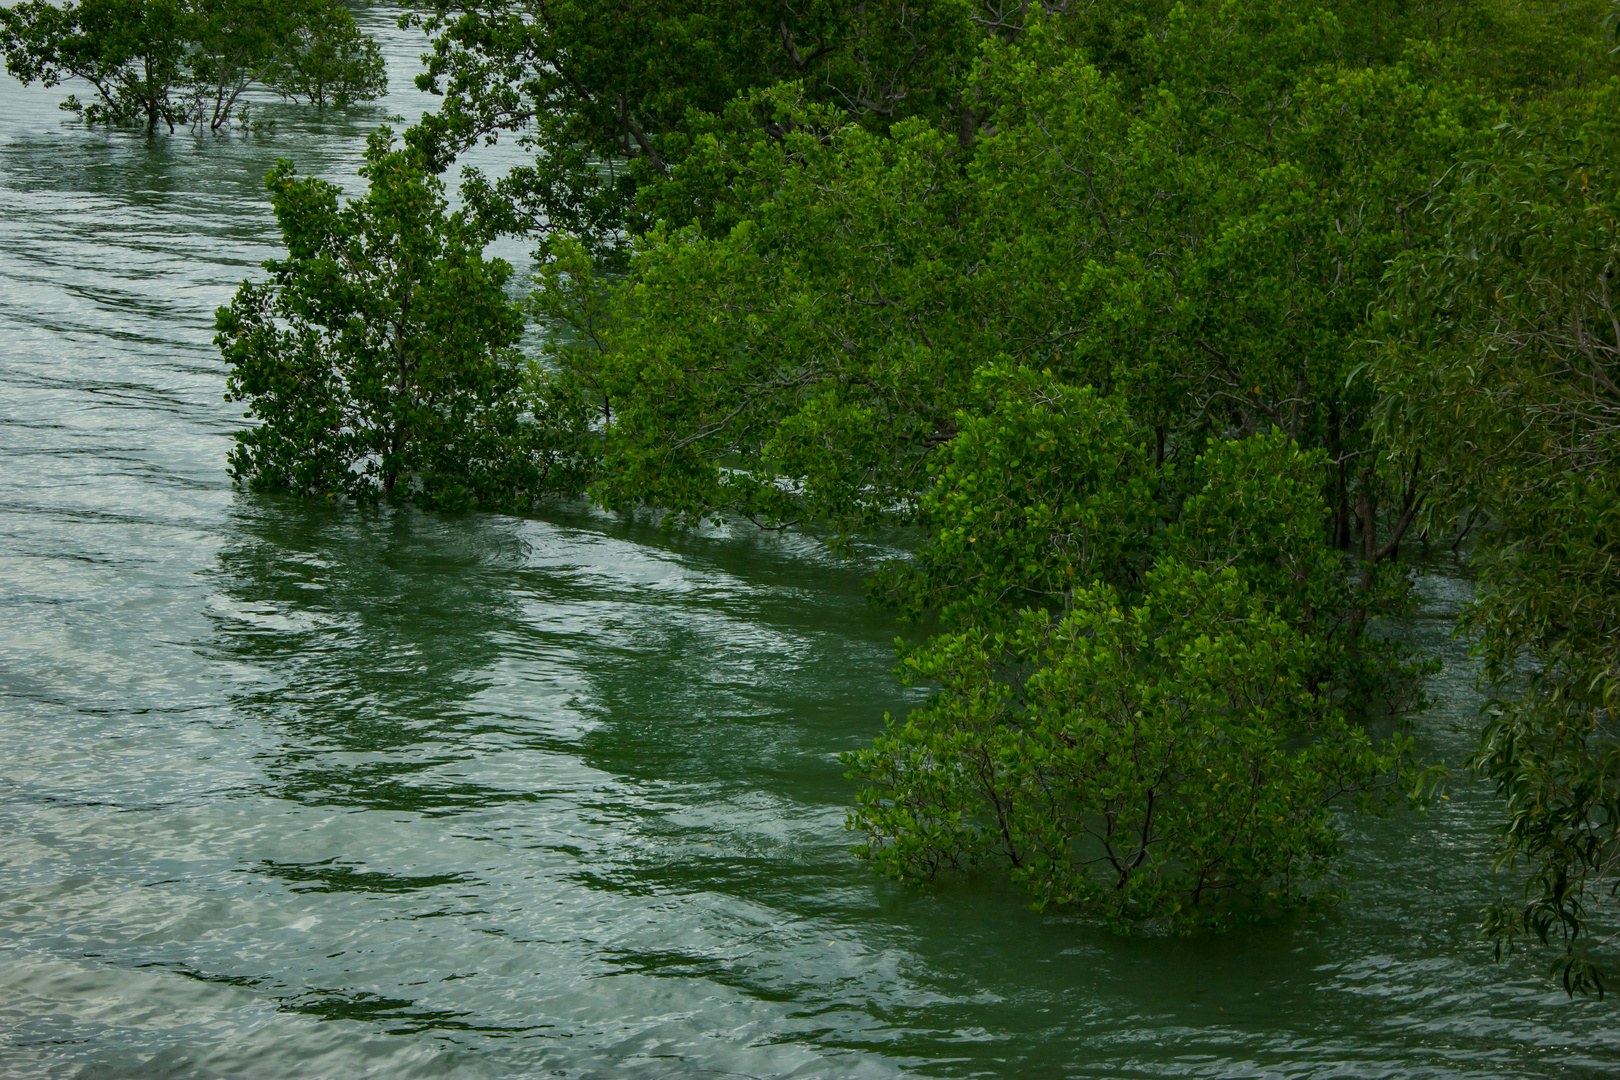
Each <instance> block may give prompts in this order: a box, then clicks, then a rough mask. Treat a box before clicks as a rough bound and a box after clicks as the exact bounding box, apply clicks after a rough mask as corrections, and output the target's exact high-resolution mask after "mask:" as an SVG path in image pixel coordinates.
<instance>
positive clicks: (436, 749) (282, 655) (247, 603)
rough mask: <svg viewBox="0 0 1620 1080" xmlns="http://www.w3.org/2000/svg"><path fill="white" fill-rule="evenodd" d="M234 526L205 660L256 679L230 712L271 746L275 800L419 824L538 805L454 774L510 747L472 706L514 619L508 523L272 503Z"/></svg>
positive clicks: (512, 540) (242, 513) (519, 547)
mask: <svg viewBox="0 0 1620 1080" xmlns="http://www.w3.org/2000/svg"><path fill="white" fill-rule="evenodd" d="M234 524H235V526H236V527H235V529H234V530H233V537H234V540H233V542H232V543H231V544H230V545H229V546H228V547H226V548H225V549H224V550H223V551H221V553H220V555H219V574H218V583H219V593H220V599H221V602H220V603H219V604H218V605H217V606H216V609H215V612H214V619H215V623H216V633H215V638H214V641H213V643H212V644H211V647H210V649H209V654H210V655H211V657H212V658H215V659H218V660H220V661H223V662H227V663H231V664H235V665H239V666H242V667H244V668H247V669H251V670H254V671H256V672H258V673H260V675H259V678H258V679H257V680H256V681H255V682H254V683H253V684H252V685H249V686H247V687H244V688H241V689H238V690H235V691H234V692H233V693H232V694H231V701H232V704H233V707H234V708H235V709H236V711H237V712H238V713H239V714H240V715H241V716H242V717H243V718H244V719H245V720H247V721H250V722H252V723H254V724H256V725H259V726H261V727H262V728H263V729H264V730H266V731H269V732H274V733H276V738H275V739H274V743H275V745H274V748H273V749H270V750H267V751H265V752H264V754H263V756H264V759H265V774H266V777H267V782H268V793H269V794H272V795H273V796H275V797H277V798H281V799H286V800H289V801H293V802H301V803H308V804H311V805H331V806H351V807H356V808H362V809H373V810H388V811H398V812H411V813H419V814H424V815H428V816H440V815H450V814H455V813H457V812H459V811H462V810H466V809H476V808H483V807H488V806H492V805H497V804H499V803H502V802H509V801H514V800H532V799H533V798H534V797H535V796H534V795H533V794H532V793H530V792H526V791H513V790H503V789H500V788H496V787H490V786H487V785H482V784H478V783H473V782H470V781H468V780H466V779H464V778H455V777H454V776H452V775H451V774H452V773H453V771H454V766H456V765H457V764H458V763H460V762H465V761H467V760H468V759H469V758H471V757H472V756H473V755H474V754H475V753H476V752H477V750H478V747H479V745H480V744H487V743H488V742H489V741H490V739H491V738H495V737H498V736H499V735H501V734H503V732H502V731H501V729H500V728H499V727H497V726H495V725H492V724H491V723H490V720H489V717H488V716H487V715H486V714H484V713H482V711H481V710H477V709H474V708H471V707H470V706H469V703H470V702H471V701H472V700H473V699H474V698H476V697H477V695H478V694H479V693H480V692H482V691H483V690H485V689H487V688H488V687H489V686H490V685H491V679H490V677H489V674H488V669H489V668H490V666H491V665H492V664H493V663H494V662H495V661H496V659H497V658H498V657H499V655H500V651H501V650H500V640H501V638H502V636H503V635H509V634H510V633H511V632H512V630H513V628H514V627H515V626H516V625H517V623H518V620H519V616H520V612H519V609H518V607H517V605H516V604H515V603H514V602H513V600H512V598H511V596H510V594H509V592H508V591H507V590H506V588H505V585H504V582H503V581H502V580H501V578H500V574H501V572H502V571H503V570H504V569H509V568H510V567H511V566H512V565H514V564H516V563H517V562H520V561H521V560H522V558H523V554H524V547H523V543H522V541H521V539H520V538H519V536H518V535H517V533H516V531H515V528H514V527H513V525H512V524H511V523H507V522H503V521H502V520H501V519H493V518H462V519H451V520H444V519H438V518H432V517H428V516H425V515H421V514H417V513H415V512H413V511H410V510H393V509H389V508H374V509H370V510H365V511H355V510H352V509H349V508H343V507H326V506H318V505H316V506H310V505H307V504H302V503H298V502H296V501H292V500H267V501H266V502H265V503H263V504H252V503H246V502H244V504H243V505H242V507H241V508H240V509H239V510H238V512H237V514H236V520H235V522H234Z"/></svg>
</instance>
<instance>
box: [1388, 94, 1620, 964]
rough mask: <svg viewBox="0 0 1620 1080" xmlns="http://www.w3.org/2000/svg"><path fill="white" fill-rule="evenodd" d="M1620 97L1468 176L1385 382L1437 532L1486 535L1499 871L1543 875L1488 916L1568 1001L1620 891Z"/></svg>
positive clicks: (1515, 134) (1418, 285)
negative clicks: (1474, 529)
mask: <svg viewBox="0 0 1620 1080" xmlns="http://www.w3.org/2000/svg"><path fill="white" fill-rule="evenodd" d="M1616 104H1620V84H1617V83H1611V84H1609V85H1607V86H1604V87H1602V88H1600V89H1599V90H1598V91H1597V92H1596V93H1594V94H1593V95H1591V97H1590V98H1589V100H1588V101H1586V102H1585V103H1584V104H1582V105H1581V106H1580V107H1578V108H1569V107H1568V106H1567V105H1565V106H1562V107H1559V108H1547V109H1543V110H1540V111H1539V112H1532V113H1530V114H1529V115H1527V116H1526V117H1525V119H1524V120H1523V121H1522V122H1521V123H1519V124H1514V125H1505V126H1503V127H1502V128H1500V129H1499V130H1498V132H1497V138H1496V140H1495V142H1494V145H1492V146H1491V147H1489V149H1488V150H1487V152H1485V153H1483V154H1481V155H1480V156H1479V157H1478V158H1476V159H1473V160H1469V161H1466V162H1464V163H1462V165H1461V166H1460V167H1459V170H1458V177H1457V182H1456V185H1455V187H1454V188H1453V189H1452V190H1451V191H1449V192H1448V194H1447V195H1446V197H1445V198H1444V199H1443V200H1442V201H1440V202H1439V204H1438V205H1437V206H1436V208H1435V213H1436V215H1437V217H1438V218H1439V219H1440V220H1441V221H1442V222H1443V225H1444V228H1443V232H1442V234H1441V235H1442V236H1443V241H1442V242H1440V243H1438V244H1437V245H1436V246H1435V247H1434V248H1433V249H1431V250H1428V251H1421V252H1414V253H1413V254H1411V255H1410V256H1408V257H1407V258H1405V259H1403V260H1402V261H1401V262H1400V263H1399V264H1397V266H1396V267H1395V268H1394V270H1393V271H1392V275H1391V290H1392V296H1393V298H1394V304H1393V307H1392V309H1391V314H1390V317H1389V318H1388V319H1387V321H1386V322H1385V324H1384V325H1383V327H1382V332H1383V346H1384V347H1383V348H1382V350H1381V351H1380V352H1379V354H1378V356H1377V357H1376V358H1375V359H1374V361H1373V362H1372V364H1371V368H1372V371H1373V373H1374V375H1375V377H1376V378H1377V380H1378V382H1379V384H1380V385H1381V386H1382V388H1383V389H1384V391H1385V392H1386V394H1387V398H1386V401H1385V404H1384V407H1383V408H1382V409H1381V412H1380V416H1381V418H1382V423H1383V426H1384V433H1385V435H1386V438H1387V439H1388V440H1389V441H1390V443H1391V444H1392V445H1393V446H1394V447H1396V448H1397V449H1399V450H1401V451H1405V452H1408V453H1417V452H1421V453H1422V454H1423V457H1424V460H1425V461H1426V462H1427V463H1428V467H1429V469H1430V470H1431V472H1432V477H1433V479H1432V485H1433V488H1434V490H1435V491H1436V493H1437V498H1436V499H1435V503H1434V513H1435V515H1436V516H1437V517H1438V518H1440V519H1442V520H1443V519H1445V518H1448V517H1451V516H1460V517H1465V518H1467V519H1468V520H1474V519H1478V520H1480V521H1481V522H1482V523H1483V524H1482V527H1481V530H1480V532H1481V533H1482V536H1481V539H1480V542H1479V545H1478V555H1477V564H1478V566H1479V580H1480V595H1479V600H1478V602H1477V603H1476V604H1475V605H1474V607H1473V608H1472V610H1471V611H1470V612H1469V613H1468V615H1467V617H1466V619H1465V623H1464V627H1465V629H1466V630H1467V631H1469V632H1471V633H1472V634H1474V635H1476V637H1477V640H1478V643H1479V646H1480V649H1481V651H1482V654H1483V656H1484V659H1485V661H1486V677H1487V681H1488V683H1489V684H1490V685H1491V686H1492V688H1493V689H1494V691H1495V693H1496V695H1497V698H1498V700H1497V702H1496V703H1495V704H1494V705H1493V716H1492V719H1491V721H1490V723H1489V725H1488V726H1487V728H1486V731H1485V737H1484V741H1483V743H1482V748H1481V751H1480V753H1479V755H1478V756H1477V758H1476V759H1475V764H1476V765H1477V767H1479V768H1480V769H1481V771H1483V772H1484V773H1485V774H1486V775H1487V776H1488V777H1489V778H1490V779H1491V780H1492V781H1493V782H1494V783H1495V784H1496V786H1497V788H1498V790H1499V791H1500V792H1501V794H1502V795H1503V796H1504V798H1505V799H1506V802H1507V809H1508V821H1507V824H1506V825H1505V827H1504V830H1503V833H1502V836H1501V841H1500V848H1499V852H1498V854H1499V859H1500V861H1501V863H1502V864H1503V865H1504V866H1513V865H1516V864H1518V863H1520V862H1524V863H1526V864H1528V867H1529V871H1530V873H1529V879H1528V881H1527V884H1526V891H1525V893H1524V895H1523V897H1522V899H1521V900H1520V901H1517V902H1508V901H1504V902H1503V903H1502V904H1501V905H1498V906H1497V907H1495V908H1493V909H1492V910H1491V911H1490V912H1489V913H1488V915H1487V918H1486V922H1485V929H1486V932H1487V933H1488V934H1489V935H1490V936H1491V937H1493V938H1494V939H1495V940H1496V941H1497V943H1498V946H1499V947H1500V948H1511V947H1512V946H1513V944H1514V942H1515V941H1516V940H1517V939H1518V938H1519V937H1521V936H1523V935H1529V936H1531V937H1532V938H1535V939H1538V940H1541V941H1547V940H1549V939H1557V940H1558V942H1559V943H1560V945H1561V948H1560V950H1559V960H1558V961H1557V963H1556V964H1555V968H1557V969H1560V970H1561V971H1562V977H1563V980H1564V984H1565V985H1566V986H1567V987H1569V988H1570V989H1571V990H1576V991H1585V990H1590V989H1597V988H1599V987H1600V985H1601V984H1600V982H1599V978H1598V969H1597V967H1596V966H1595V962H1594V961H1593V960H1592V958H1591V955H1590V954H1589V953H1588V951H1587V942H1588V940H1589V938H1590V936H1591V931H1592V930H1593V928H1594V926H1599V925H1605V924H1607V923H1608V922H1609V921H1611V920H1612V918H1613V914H1614V904H1613V901H1614V899H1615V889H1616V887H1617V886H1620V874H1617V872H1616V871H1617V866H1616V861H1615V860H1616V856H1617V855H1620V816H1617V815H1616V814H1615V813H1614V807H1615V805H1616V803H1615V799H1616V795H1615V792H1616V789H1617V786H1620V770H1617V766H1620V754H1617V753H1616V749H1615V748H1616V745H1617V742H1616V736H1617V734H1620V733H1617V732H1616V731H1615V728H1614V721H1613V712H1612V710H1613V709H1614V708H1615V706H1616V705H1617V703H1620V622H1617V619H1616V612H1617V611H1620V582H1617V579H1616V577H1615V574H1614V565H1615V557H1616V555H1620V484H1617V472H1616V465H1617V461H1616V449H1617V443H1616V437H1617V433H1620V424H1617V421H1616V417H1617V416H1620V389H1617V387H1616V380H1617V379H1620V338H1617V336H1616V335H1617V333H1620V330H1617V327H1620V311H1617V310H1616V306H1615V297H1614V275H1615V273H1616V269H1617V267H1620V230H1617V228H1616V224H1615V222H1616V217H1617V215H1620V174H1617V173H1616V171H1615V167H1614V162H1615V160H1616V154H1617V153H1620V124H1617V123H1616V121H1615V119H1614V117H1615V106H1616Z"/></svg>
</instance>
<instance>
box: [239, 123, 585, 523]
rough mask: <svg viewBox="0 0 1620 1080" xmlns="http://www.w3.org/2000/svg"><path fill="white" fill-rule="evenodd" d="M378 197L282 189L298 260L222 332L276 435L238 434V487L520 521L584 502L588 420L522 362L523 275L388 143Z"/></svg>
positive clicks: (284, 181) (246, 390)
mask: <svg viewBox="0 0 1620 1080" xmlns="http://www.w3.org/2000/svg"><path fill="white" fill-rule="evenodd" d="M361 174H362V175H363V176H365V177H366V178H367V179H368V180H369V181H370V190H369V192H368V194H367V195H366V197H365V198H363V199H359V200H354V201H351V202H349V203H348V204H347V205H346V206H343V207H341V208H340V207H339V205H338V195H339V192H338V189H337V188H336V187H334V186H332V185H331V184H327V183H325V182H323V181H320V180H315V179H306V180H297V179H295V177H294V174H293V170H292V166H291V165H290V164H289V163H287V162H285V161H283V162H281V163H280V164H278V165H277V166H276V168H275V169H273V170H272V171H271V173H270V175H269V177H268V179H267V180H266V183H267V185H268V186H269V188H270V191H271V193H272V199H273V201H274V205H275V211H276V218H277V220H278V221H279V222H280V224H281V229H282V233H283V235H284V237H285V240H286V244H287V249H288V254H287V258H285V259H281V260H272V261H270V262H268V263H266V264H265V266H266V268H267V269H268V270H269V271H270V272H271V280H270V281H269V282H268V283H266V284H263V285H253V284H250V283H244V284H243V285H242V287H241V289H240V290H239V291H238V292H237V294H236V298H235V300H234V301H233V302H232V304H231V306H230V307H229V308H221V309H220V311H219V315H218V329H219V334H218V336H217V337H216V339H215V340H216V342H217V344H218V345H219V347H220V349H221V351H222V352H223V354H224V356H225V359H226V361H227V363H228V364H229V365H230V369H231V370H230V378H229V383H228V387H229V392H230V393H229V397H230V398H235V399H240V400H242V401H244V402H246V403H247V404H248V405H249V409H250V411H249V412H248V413H247V414H246V415H248V416H250V417H254V418H257V419H259V420H260V421H261V423H260V424H259V425H257V426H254V427H249V428H246V429H244V430H242V431H240V432H238V433H237V443H238V445H237V448H236V450H235V451H234V452H233V453H232V455H231V468H232V472H233V474H234V475H235V477H236V479H237V480H238V482H240V483H244V484H246V485H247V486H249V487H252V488H254V489H257V490H289V491H293V492H296V493H299V494H303V495H317V496H327V497H336V496H345V497H348V498H352V499H356V500H370V499H377V498H388V499H392V500H396V501H400V500H409V501H412V502H416V503H418V504H420V505H424V506H430V507H444V508H458V507H464V506H468V505H478V506H484V507H492V508H497V509H504V508H521V507H524V506H527V505H529V504H530V503H531V502H532V501H533V500H534V499H536V498H538V497H539V496H541V495H543V494H546V493H549V492H553V491H557V490H569V489H571V488H573V487H577V485H578V474H579V470H580V469H581V468H582V459H581V458H580V453H581V450H582V446H583V443H582V441H581V440H582V438H583V431H582V424H583V416H582V415H581V414H580V411H579V409H578V408H577V406H572V405H570V404H569V401H568V399H567V398H566V397H563V398H553V397H550V396H548V395H547V394H546V393H545V390H544V384H545V379H544V377H543V376H541V375H539V374H537V373H536V374H530V373H526V370H525V365H524V363H523V360H522V357H521V356H520V355H519V353H518V351H517V348H516V346H517V343H518V339H519V337H520V336H521V334H522V330H523V314H522V310H521V308H520V307H519V306H518V305H517V304H515V303H514V302H513V301H512V300H511V299H509V298H508V297H507V295H506V292H505V286H506V283H507V281H508V279H509V278H510V276H511V267H509V266H508V265H507V264H506V263H504V262H502V261H500V260H498V259H495V260H486V259H485V258H484V257H483V255H482V250H483V246H484V244H485V242H486V241H487V240H488V235H487V234H486V233H485V232H483V231H482V230H481V229H480V228H479V227H478V226H477V225H475V224H474V223H473V222H471V221H469V220H468V218H467V217H466V215H465V214H464V213H461V212H457V213H454V214H449V213H447V212H446V209H445V201H444V191H443V185H442V184H440V183H439V181H437V180H436V179H434V178H432V177H431V176H428V175H426V174H424V172H423V171H422V169H421V167H420V164H419V162H417V161H416V160H415V158H414V156H413V155H412V154H410V153H408V152H406V151H404V150H400V149H396V148H395V147H394V145H393V140H392V136H391V135H389V133H388V132H387V129H381V130H380V131H379V132H378V133H377V134H376V135H374V136H373V137H372V139H371V141H370V144H369V147H368V150H367V155H366V165H365V167H364V168H363V169H362V170H361Z"/></svg>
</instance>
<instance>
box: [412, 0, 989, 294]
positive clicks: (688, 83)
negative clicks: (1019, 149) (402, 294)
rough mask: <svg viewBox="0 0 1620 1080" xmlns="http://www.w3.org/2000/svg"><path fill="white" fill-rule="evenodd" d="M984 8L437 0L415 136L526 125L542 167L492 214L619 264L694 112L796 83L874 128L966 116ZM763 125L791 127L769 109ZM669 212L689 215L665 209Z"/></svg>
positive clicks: (489, 134) (855, 1)
mask: <svg viewBox="0 0 1620 1080" xmlns="http://www.w3.org/2000/svg"><path fill="white" fill-rule="evenodd" d="M985 6H986V7H989V6H991V5H985ZM978 9H979V5H976V4H974V3H973V2H971V0H923V2H921V3H905V4H898V3H867V2H860V0H811V2H808V3H793V4H788V3H780V2H777V0H655V2H642V3H636V4H632V5H624V4H621V3H610V2H606V0H562V2H557V0H544V2H541V0H522V2H519V3H511V2H508V0H435V2H434V3H433V4H431V5H429V6H428V9H427V13H426V14H423V15H417V14H412V15H408V16H406V17H405V18H406V21H416V22H419V23H420V24H421V25H422V26H423V27H424V28H425V29H426V30H427V32H428V33H429V34H430V35H431V36H432V39H433V51H432V53H431V54H430V55H429V57H428V58H427V62H428V70H427V72H426V73H425V74H423V75H422V76H420V77H419V78H418V80H417V83H418V86H420V87H421V88H422V89H425V90H432V91H433V92H435V93H441V94H442V95H443V97H444V102H443V105H442V106H441V108H440V109H439V110H438V111H437V112H436V113H435V114H433V115H431V116H429V117H427V118H425V119H424V120H423V123H422V125H421V126H420V128H419V129H417V131H416V132H415V133H414V136H413V137H415V138H417V139H418V141H419V143H420V145H422V146H423V147H424V148H426V149H427V150H428V151H429V153H430V156H432V157H433V158H434V159H435V160H437V161H440V162H448V161H449V160H451V159H452V158H453V157H454V155H455V153H457V152H458V151H459V150H461V149H462V148H465V147H467V146H469V145H472V144H474V143H476V142H477V141H479V140H480V139H485V138H487V139H490V140H493V139H495V138H497V137H499V135H500V134H501V133H503V132H505V133H512V134H514V135H515V136H516V137H517V138H518V140H519V141H520V142H521V143H522V145H524V146H525V147H528V148H532V149H533V150H534V151H535V152H536V154H535V160H534V164H533V165H526V166H523V167H521V168H518V169H516V170H514V171H513V172H512V173H511V174H510V175H508V176H506V177H504V178H501V179H500V181H499V183H498V184H497V185H496V186H495V187H494V188H493V189H490V190H489V192H488V193H489V195H490V196H491V198H490V200H489V202H488V204H486V210H487V211H489V212H499V213H502V214H505V215H507V219H508V221H509V222H510V223H511V224H512V225H513V227H517V226H518V225H519V224H520V223H521V224H522V225H523V226H525V227H529V228H537V229H538V228H544V229H547V230H552V229H561V230H566V231H568V232H570V233H572V234H574V235H575V236H576V237H579V238H582V239H583V240H584V241H585V242H587V244H588V245H589V246H591V247H592V249H593V251H594V252H595V253H596V254H597V255H598V256H599V257H604V258H607V259H608V260H609V261H610V262H617V260H619V259H620V258H622V256H623V254H624V253H625V251H624V246H623V238H622V232H621V231H622V230H629V231H630V232H632V233H635V232H640V231H642V230H644V229H645V228H647V227H648V226H650V225H651V224H652V219H651V218H650V217H648V216H647V215H646V214H645V213H644V212H642V211H641V210H640V209H639V208H638V205H637V194H638V192H639V191H640V190H641V189H642V187H644V186H645V185H648V184H654V185H656V183H657V182H658V181H660V180H661V179H662V178H664V177H666V176H667V175H668V174H669V172H670V170H671V169H672V168H674V167H675V166H676V165H677V164H679V163H680V161H682V160H683V159H684V157H685V156H686V154H687V153H688V152H689V150H690V147H691V137H692V130H691V125H692V123H693V121H694V119H695V118H699V117H702V116H704V115H710V116H713V115H719V114H720V113H722V112H724V111H725V110H726V108H727V106H728V105H729V104H730V103H731V102H733V100H734V99H735V98H736V97H737V96H738V95H739V94H745V93H747V92H748V91H751V90H755V89H761V88H768V87H773V86H776V85H778V84H781V83H784V82H795V83H797V84H798V85H799V86H801V87H802V88H803V89H804V92H805V93H806V94H807V96H808V98H809V99H810V100H812V101H815V102H818V103H822V104H825V105H827V106H829V107H832V108H835V109H837V110H838V111H839V112H840V113H842V114H843V115H845V116H847V117H849V118H851V119H852V120H854V121H856V122H859V123H862V124H865V125H867V126H868V127H870V128H871V129H873V130H883V129H886V128H887V127H888V125H890V124H892V123H894V122H896V121H899V120H903V119H905V118H907V117H911V116H918V115H921V116H927V117H929V118H935V119H938V118H944V117H946V116H948V115H965V114H964V113H963V108H964V107H963V106H962V105H961V103H960V102H959V100H958V97H959V91H960V87H959V84H958V83H957V81H956V80H955V79H954V77H953V76H954V74H955V73H956V72H957V71H958V70H959V68H961V67H962V66H963V65H964V64H965V63H967V62H969V61H971V59H972V50H973V46H974V43H975V42H976V41H977V39H978V38H979V37H980V36H981V33H982V32H981V31H980V30H979V29H978V28H977V27H976V25H975V24H974V22H973V15H974V14H975V12H976V11H977V10H978ZM756 126H758V127H760V128H761V130H770V131H774V132H776V133H777V134H781V133H783V132H782V130H781V129H780V128H778V127H776V126H775V124H774V121H773V119H772V118H771V117H770V116H769V115H768V114H767V115H763V116H761V117H759V118H758V121H757V122H756ZM497 208H498V209H497ZM660 213H661V214H662V216H664V217H666V218H668V219H670V220H671V221H672V223H673V224H686V223H688V222H689V221H690V220H692V219H691V216H690V213H689V212H687V213H681V212H679V208H678V207H677V206H675V205H674V204H671V203H669V202H664V203H662V204H661V205H660Z"/></svg>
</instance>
